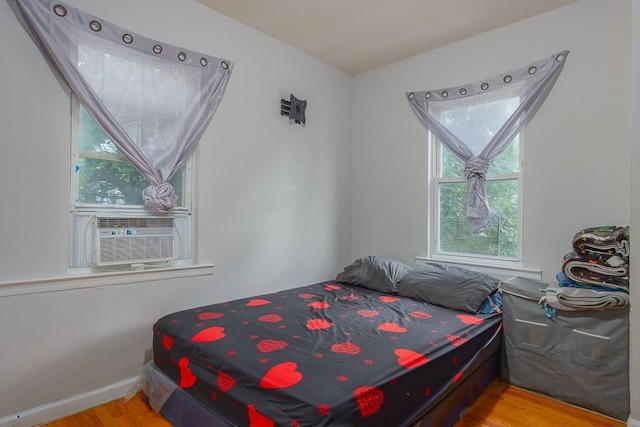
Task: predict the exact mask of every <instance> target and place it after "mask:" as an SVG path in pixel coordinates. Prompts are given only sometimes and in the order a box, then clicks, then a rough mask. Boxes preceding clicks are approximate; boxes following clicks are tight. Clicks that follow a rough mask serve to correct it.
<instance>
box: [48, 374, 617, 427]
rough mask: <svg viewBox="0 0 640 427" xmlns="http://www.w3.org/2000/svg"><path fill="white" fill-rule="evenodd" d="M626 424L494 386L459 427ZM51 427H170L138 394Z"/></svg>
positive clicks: (613, 426)
mask: <svg viewBox="0 0 640 427" xmlns="http://www.w3.org/2000/svg"><path fill="white" fill-rule="evenodd" d="M625 425H626V424H625V423H623V422H620V421H616V420H612V419H611V418H607V417H603V416H601V415H598V414H594V413H592V412H589V411H585V410H582V409H579V408H576V407H574V406H570V405H565V404H563V403H560V402H557V401H555V400H552V399H549V398H546V397H543V396H540V395H538V394H535V393H530V392H527V391H524V390H521V389H519V388H516V387H512V386H509V385H507V384H504V383H501V382H499V381H495V382H493V383H492V384H491V385H490V386H489V388H488V389H487V390H486V391H485V392H484V393H483V394H482V396H480V398H479V399H478V400H477V401H476V403H475V404H474V406H473V407H472V408H470V409H469V410H468V411H467V412H466V413H465V414H464V415H463V416H462V418H461V420H460V421H459V422H457V423H456V425H455V427H548V426H571V427H596V426H597V427H624V426H625ZM46 426H47V427H87V426H91V427H100V426H117V427H170V426H171V424H170V423H169V422H167V421H166V420H165V419H164V418H163V417H162V416H160V415H157V414H156V413H155V412H153V410H152V409H151V408H150V407H149V404H148V403H147V401H146V399H145V397H144V395H143V394H142V393H138V394H137V395H136V396H135V397H134V398H133V399H131V400H130V401H129V402H127V403H126V404H125V403H124V402H123V400H122V399H119V400H115V401H113V402H110V403H107V404H104V405H101V406H97V407H95V408H92V409H88V410H86V411H84V412H81V413H79V414H76V415H72V416H70V417H67V418H63V419H61V420H58V421H54V422H52V423H49V424H46Z"/></svg>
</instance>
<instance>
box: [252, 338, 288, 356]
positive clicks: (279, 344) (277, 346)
mask: <svg viewBox="0 0 640 427" xmlns="http://www.w3.org/2000/svg"><path fill="white" fill-rule="evenodd" d="M287 345H288V344H287V342H286V341H277V340H262V341H260V342H259V343H258V344H256V347H257V348H258V351H260V352H262V353H271V352H272V351H278V350H282V349H283V348H285V347H286V346H287Z"/></svg>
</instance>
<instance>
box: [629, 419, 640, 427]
mask: <svg viewBox="0 0 640 427" xmlns="http://www.w3.org/2000/svg"><path fill="white" fill-rule="evenodd" d="M627 427H640V420H634V419H633V418H629V419H628V420H627Z"/></svg>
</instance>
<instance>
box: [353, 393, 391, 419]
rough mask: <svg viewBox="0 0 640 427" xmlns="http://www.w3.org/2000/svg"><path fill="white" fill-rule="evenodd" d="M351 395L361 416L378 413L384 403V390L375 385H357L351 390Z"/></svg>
mask: <svg viewBox="0 0 640 427" xmlns="http://www.w3.org/2000/svg"><path fill="white" fill-rule="evenodd" d="M353 396H354V397H355V398H356V402H357V403H358V408H360V414H362V416H363V417H370V416H371V415H374V414H376V413H378V411H380V409H381V408H382V404H383V403H384V392H383V391H382V390H380V389H379V388H377V387H367V386H364V387H358V388H357V389H355V390H354V391H353Z"/></svg>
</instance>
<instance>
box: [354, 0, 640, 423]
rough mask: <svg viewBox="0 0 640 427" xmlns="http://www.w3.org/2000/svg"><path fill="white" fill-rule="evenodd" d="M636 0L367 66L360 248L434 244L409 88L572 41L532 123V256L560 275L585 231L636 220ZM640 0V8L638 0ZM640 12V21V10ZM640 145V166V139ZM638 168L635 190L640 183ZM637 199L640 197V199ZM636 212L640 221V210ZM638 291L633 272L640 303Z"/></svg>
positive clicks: (591, 6) (588, 1) (402, 252)
mask: <svg viewBox="0 0 640 427" xmlns="http://www.w3.org/2000/svg"><path fill="white" fill-rule="evenodd" d="M631 5H632V3H631V1H629V0H624V1H623V0H620V1H615V2H604V1H600V0H582V1H579V2H576V3H573V4H570V5H568V6H566V7H563V8H560V9H556V10H553V11H550V12H548V13H545V14H541V15H538V16H535V17H532V18H529V19H526V20H523V21H520V22H517V23H515V24H512V25H508V26H504V27H501V28H498V29H495V30H492V31H489V32H486V33H483V34H481V35H478V36H475V37H472V38H469V39H466V40H462V41H460V42H457V43H453V44H451V45H448V46H445V47H443V48H440V49H436V50H433V51H430V52H427V53H424V54H421V55H418V56H415V57H413V58H410V59H408V60H405V61H401V62H398V63H396V64H392V65H389V66H386V67H382V68H379V69H377V70H373V71H371V72H368V73H364V74H360V75H358V76H356V77H355V88H354V125H353V129H354V132H353V134H354V138H353V154H352V156H353V163H352V168H353V193H352V197H353V201H352V206H353V207H352V209H353V217H352V218H353V219H352V239H353V240H352V248H353V253H352V255H353V257H354V258H355V257H359V256H364V255H384V256H388V257H390V258H394V259H398V260H402V261H404V262H406V263H409V264H412V263H413V262H414V257H415V256H425V255H427V253H426V251H427V242H426V235H427V212H428V205H427V186H426V183H427V164H428V151H427V144H426V132H425V130H424V128H423V127H422V125H421V124H420V123H419V121H418V119H417V118H416V117H415V115H414V113H413V112H412V110H411V108H410V107H409V105H408V103H407V101H406V99H405V95H404V94H405V92H410V91H414V90H429V89H438V88H441V87H450V86H455V85H459V84H464V83H468V82H474V81H477V80H481V79H482V78H486V77H491V76H494V75H496V74H499V73H501V72H503V71H506V70H510V69H512V68H516V67H519V66H521V65H525V64H527V63H529V62H531V61H534V60H536V59H539V58H542V57H545V56H547V55H550V54H552V53H555V52H558V51H560V50H563V49H569V50H570V51H571V53H570V55H569V57H568V60H567V63H566V66H565V68H564V71H563V73H562V75H561V76H560V78H559V79H558V81H557V83H556V85H555V87H554V89H553V91H552V92H551V94H550V95H549V97H548V98H547V101H546V102H545V104H544V105H543V106H542V108H541V109H540V111H539V112H538V114H537V116H536V117H535V118H534V119H533V121H532V122H531V123H530V124H529V126H528V127H527V128H526V130H525V134H524V136H525V142H524V160H525V167H524V203H525V206H524V223H523V228H524V264H525V267H530V268H537V269H541V270H542V273H543V279H544V280H547V281H552V280H554V278H555V275H556V273H557V272H559V271H560V269H561V261H562V257H563V255H564V254H565V253H566V252H568V251H569V250H571V240H572V237H573V235H574V234H575V233H576V232H577V231H579V230H580V229H582V228H584V227H590V226H594V225H604V224H628V223H629V222H630V221H631V208H632V205H631V203H632V202H631V200H630V199H633V197H632V198H630V197H629V195H630V189H631V183H630V181H631V180H630V176H631V169H630V162H629V154H630V150H631V148H630V146H631V135H632V132H631V114H630V109H629V106H630V105H631V94H632V93H634V94H635V99H636V101H635V104H634V105H635V107H634V110H633V112H634V114H633V117H636V118H637V117H638V114H639V113H640V112H639V111H638V101H637V99H638V84H637V75H638V64H637V61H638V59H637V52H638V46H640V43H639V42H638V36H637V34H636V36H635V44H634V46H635V53H636V59H635V62H636V63H635V68H634V69H635V73H634V77H635V91H632V87H631V84H630V82H631V61H630V52H631V40H632V38H631V29H632V20H631V12H632V7H631ZM634 5H635V7H636V9H637V8H638V0H634ZM634 16H635V18H636V19H635V25H636V27H637V25H638V16H639V15H638V11H637V10H635V15H634ZM637 31H638V30H637V28H636V33H637ZM637 122H638V120H634V123H635V124H634V128H633V130H634V132H633V135H634V139H633V141H634V144H635V145H637V144H638V136H637V135H638V134H639V132H638V131H639V129H638V124H637ZM633 153H634V157H633V160H634V162H635V163H634V164H635V166H638V162H640V160H639V157H638V156H639V155H638V151H637V148H636V149H634V151H633ZM637 169H638V168H637V167H636V168H634V170H636V171H637ZM637 174H638V172H635V175H634V177H635V179H634V182H635V183H636V188H635V190H636V191H634V192H633V194H635V193H637V190H638V186H640V184H638V177H637ZM635 199H637V198H635ZM633 209H634V210H633V212H634V213H637V212H638V209H640V206H638V202H637V201H634V202H633ZM634 224H635V227H634V229H635V228H638V227H640V223H639V220H638V219H637V218H636V219H635V220H634ZM634 253H635V252H634ZM632 257H633V259H634V260H635V259H638V256H637V255H636V256H633V255H632ZM636 263H640V260H639V261H636ZM631 265H632V266H634V265H635V264H634V261H633V260H632V262H631ZM637 269H638V267H636V270H635V271H637ZM632 276H633V277H635V274H632ZM637 294H638V293H637V292H634V288H633V284H632V298H633V300H634V302H635V303H636V304H637V303H639V302H638V296H637ZM632 316H633V319H635V321H633V320H632V339H633V340H634V343H633V344H632V351H631V355H632V357H633V358H634V359H633V361H632V370H631V372H632V375H631V381H632V390H633V391H632V398H631V399H632V405H633V406H632V411H633V412H632V416H633V417H634V418H635V419H636V420H637V419H640V401H639V399H640V397H639V396H638V379H637V378H638V375H639V372H638V364H639V362H638V359H637V358H638V353H639V352H640V348H639V347H638V333H639V329H638V328H639V326H638V325H639V323H638V319H637V318H638V314H637V313H632Z"/></svg>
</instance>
